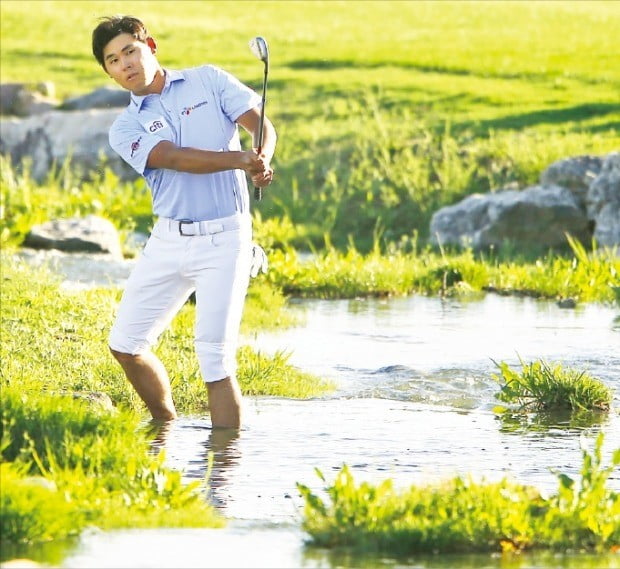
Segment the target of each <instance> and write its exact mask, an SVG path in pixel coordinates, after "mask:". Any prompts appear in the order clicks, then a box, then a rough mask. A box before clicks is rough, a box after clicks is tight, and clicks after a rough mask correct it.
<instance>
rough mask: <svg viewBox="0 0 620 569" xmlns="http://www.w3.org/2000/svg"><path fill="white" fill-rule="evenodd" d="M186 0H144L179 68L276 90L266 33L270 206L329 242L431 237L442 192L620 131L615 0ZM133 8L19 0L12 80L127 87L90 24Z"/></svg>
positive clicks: (141, 205) (5, 42)
mask: <svg viewBox="0 0 620 569" xmlns="http://www.w3.org/2000/svg"><path fill="white" fill-rule="evenodd" d="M184 6H185V10H183V11H182V12H181V13H179V11H178V10H177V8H176V7H175V5H174V4H173V3H167V2H149V3H148V4H146V3H145V4H138V5H135V6H132V9H133V10H135V11H136V14H137V15H138V16H141V17H143V18H144V20H145V21H146V22H147V24H148V27H149V29H150V31H151V32H152V33H153V34H154V35H155V37H156V39H157V40H158V41H159V50H158V55H159V57H160V58H161V61H162V63H163V64H164V65H166V66H169V67H173V68H179V67H184V66H191V65H198V64H201V63H204V62H210V63H215V64H217V65H219V66H221V67H224V68H225V69H227V70H230V71H231V72H233V73H235V74H236V75H238V76H239V77H240V78H241V79H242V80H243V81H246V82H248V83H249V84H251V85H253V86H254V87H256V88H257V89H259V88H260V83H261V79H262V74H261V68H260V64H259V62H257V61H256V59H255V58H254V57H253V56H252V55H251V53H250V51H249V49H248V48H247V42H248V40H249V38H251V37H253V36H255V35H257V34H260V35H263V36H265V37H266V38H267V40H268V42H269V46H270V59H271V70H270V84H269V102H268V114H269V115H270V116H271V117H272V118H273V119H274V122H275V123H276V126H277V128H278V131H279V134H280V137H279V146H278V152H277V157H276V160H275V162H274V166H275V168H276V176H277V178H276V182H275V183H274V185H273V187H272V188H271V189H270V190H268V191H266V192H265V199H264V201H263V202H262V203H261V204H255V206H254V207H255V209H256V210H259V211H260V212H261V214H262V216H263V218H265V219H271V218H276V217H284V216H287V217H288V218H290V220H291V221H292V222H293V223H294V224H295V225H296V226H297V225H300V226H303V229H302V230H301V231H300V233H301V235H302V236H303V237H302V239H303V240H304V241H305V240H310V241H311V242H312V243H313V244H314V245H315V246H323V245H324V236H325V234H328V235H329V236H330V238H331V241H332V243H334V244H335V245H336V246H338V247H346V246H347V245H348V243H349V240H350V239H353V240H354V241H355V243H356V244H357V246H358V248H360V249H361V250H363V251H369V250H370V249H371V248H372V246H373V245H374V242H373V232H374V230H375V228H376V227H380V228H381V229H382V233H381V235H382V238H383V239H384V240H385V241H386V242H398V241H399V240H400V239H401V238H403V237H411V236H412V235H413V234H417V235H418V236H419V237H420V238H422V239H425V238H426V237H427V235H428V224H429V221H430V217H431V215H432V213H433V212H434V211H435V210H436V209H437V208H439V207H441V206H442V205H447V204H450V203H454V202H455V201H457V200H459V199H461V198H462V197H464V196H466V195H468V194H470V193H472V192H475V191H483V192H485V191H489V190H493V189H497V188H500V187H502V186H503V185H505V184H507V183H509V182H516V183H518V184H520V185H522V186H523V185H526V184H531V183H534V182H535V181H536V180H537V178H538V176H539V175H540V173H541V171H542V170H543V169H544V168H545V167H546V166H548V165H549V164H550V163H551V162H553V161H554V160H556V159H560V158H564V157H566V156H571V155H579V154H584V153H593V154H605V153H607V152H610V151H611V150H614V149H617V148H618V147H619V146H620V136H619V135H618V126H619V125H620V105H618V102H617V93H618V91H619V89H620V72H619V71H618V69H617V68H618V66H617V65H615V60H614V58H613V54H614V53H615V30H616V29H617V28H618V27H619V25H620V13H619V11H618V10H617V9H616V6H615V3H613V2H604V1H593V2H584V1H566V2H544V1H541V2H491V3H490V2H459V1H457V2H403V1H387V2H386V1H349V2H318V1H316V2H315V1H311V2H308V1H300V2H272V1H267V2H261V4H260V9H257V10H248V9H247V5H246V4H245V3H243V2H241V3H235V2H217V3H206V2H191V3H190V2H185V3H184ZM127 9H128V8H127V5H126V4H125V3H121V2H83V1H69V2H68V1H54V2H51V1H47V2H38V3H37V10H34V11H33V10H32V9H31V8H30V7H29V5H28V4H25V3H23V2H18V1H13V0H4V1H3V2H2V4H1V5H0V16H1V18H0V31H1V33H2V50H1V52H0V76H1V78H2V81H27V82H31V81H35V82H36V81H43V80H49V81H53V82H54V83H55V84H56V86H57V90H58V94H59V97H60V98H65V97H68V96H70V95H76V94H80V93H86V92H89V91H91V90H92V89H94V88H96V87H100V86H103V85H111V84H112V83H111V80H110V79H109V78H108V77H107V76H106V75H105V74H104V73H103V72H102V70H101V69H100V68H99V67H98V66H97V64H96V63H95V62H94V59H93V58H92V55H91V54H90V47H89V46H90V33H91V30H92V28H93V27H94V25H95V24H96V22H97V17H98V16H101V15H105V14H110V13H116V12H124V11H126V10H127ZM23 21H28V26H23V25H21V23H22V22H23ZM76 23H77V24H78V25H76ZM68 38H70V40H69V39H68ZM566 38H571V41H570V42H567V41H566ZM132 193H133V191H132V192H130V193H129V194H128V195H131V194H132ZM86 195H87V196H88V195H92V190H91V189H88V191H86ZM121 195H122V193H121ZM97 199H99V198H97ZM111 201H113V200H111V199H110V198H105V199H99V202H100V203H101V204H102V205H103V207H102V208H100V211H101V212H102V213H103V214H104V215H106V216H108V217H110V218H114V217H115V216H117V213H115V209H114V205H113V203H110V202H111ZM132 201H133V200H132V199H129V198H128V199H127V200H126V202H130V203H131V202H132ZM84 202H85V204H87V205H85V207H94V206H93V205H92V202H89V201H88V199H85V200H84ZM59 203H64V202H62V201H61V202H59ZM88 204H90V205H88ZM148 207H149V204H148V201H145V200H144V197H141V198H140V199H139V200H138V201H137V202H136V204H135V206H134V205H131V206H130V208H129V211H127V209H125V210H124V214H125V216H124V220H123V223H125V224H130V223H131V222H132V220H133V222H135V223H136V224H137V225H138V226H142V225H143V224H144V223H145V219H146V217H148V215H149V213H150V212H149V210H148ZM118 217H119V222H120V221H121V219H120V217H121V216H118Z"/></svg>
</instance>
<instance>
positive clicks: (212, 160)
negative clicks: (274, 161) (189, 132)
mask: <svg viewBox="0 0 620 569" xmlns="http://www.w3.org/2000/svg"><path fill="white" fill-rule="evenodd" d="M265 162H266V160H265V159H264V158H261V157H260V156H257V155H256V152H250V151H248V152H244V151H238V152H236V151H235V152H231V151H229V152H216V151H213V150H200V149H198V148H189V147H182V146H177V145H176V144H174V143H173V142H170V141H169V140H162V141H161V142H159V143H158V144H156V145H155V146H154V147H153V149H152V150H151V152H150V153H149V157H148V159H147V161H146V167H147V168H151V169H159V168H161V169H165V170H176V171H177V172H189V173H190V174H211V173H213V172H222V171H224V170H236V169H240V170H244V171H246V172H247V173H248V174H249V175H250V176H254V175H256V174H261V173H263V172H264V170H265Z"/></svg>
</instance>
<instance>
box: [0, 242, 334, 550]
mask: <svg viewBox="0 0 620 569" xmlns="http://www.w3.org/2000/svg"><path fill="white" fill-rule="evenodd" d="M1 262H2V312H1V323H2V330H3V331H4V332H3V334H2V345H1V352H2V362H3V365H2V370H1V372H0V389H1V391H2V409H1V412H0V440H1V444H0V453H1V456H2V462H1V464H0V469H1V471H0V477H1V482H2V496H1V501H2V504H1V505H2V521H1V522H0V530H1V533H2V540H3V554H2V559H4V558H6V556H9V557H11V556H19V555H20V552H23V551H27V548H28V547H29V546H31V545H33V544H39V543H45V542H48V541H60V540H63V539H65V538H69V537H71V536H77V535H79V534H80V532H81V531H82V530H83V529H84V528H86V527H88V526H92V525H94V526H97V527H99V528H102V529H109V528H120V527H132V528H136V527H157V526H164V527H220V526H222V525H223V524H224V520H223V518H221V516H219V515H218V514H216V513H215V511H214V510H213V509H212V508H211V506H209V505H208V504H207V502H206V501H205V499H204V492H205V488H204V484H201V483H200V482H198V483H192V484H185V483H183V481H182V479H181V473H180V472H176V471H173V470H170V469H168V468H166V467H165V465H164V461H165V456H164V454H158V455H153V454H152V453H151V451H150V440H151V439H152V436H153V433H152V432H149V431H148V430H146V429H143V428H142V427H141V426H140V425H139V422H140V420H141V419H144V418H145V409H144V406H143V404H142V402H141V401H140V400H139V398H138V397H137V395H136V394H135V392H134V390H133V389H132V388H131V386H130V384H129V382H127V381H126V379H125V378H124V376H123V374H122V372H121V370H120V368H119V367H118V366H117V365H116V363H115V362H113V359H112V358H111V356H110V354H109V352H108V351H107V349H106V348H105V347H106V338H107V333H108V330H109V327H110V325H111V322H112V316H113V311H114V307H115V305H116V303H117V302H118V297H119V291H116V290H112V289H100V290H89V291H81V292H80V293H79V294H76V293H74V292H70V291H66V290H63V289H61V288H60V286H59V285H60V282H59V279H58V277H57V276H54V275H52V274H51V273H49V272H47V271H46V270H45V269H34V268H32V267H30V266H28V265H27V264H26V263H23V262H19V261H16V260H15V259H13V258H12V257H11V256H10V255H9V254H6V253H3V254H2V258H1ZM264 288H265V285H264V284H263V285H262V287H261V286H260V285H257V288H256V289H254V290H252V291H251V292H250V296H249V299H248V303H247V310H246V316H245V318H244V324H243V326H244V330H245V331H246V333H250V332H251V331H252V330H256V328H255V326H262V327H264V326H266V325H267V324H269V326H272V327H274V326H285V325H288V324H291V323H292V322H293V321H295V319H294V317H293V316H292V315H290V314H288V313H287V312H286V310H285V309H284V298H283V297H282V296H281V295H278V294H277V293H276V292H275V291H274V290H273V289H269V290H267V291H265V290H262V289H264ZM193 312H194V306H193V305H191V304H188V305H187V306H186V307H185V308H184V309H183V311H182V313H181V314H180V315H179V318H177V320H175V323H174V325H173V327H172V328H171V329H170V330H169V331H168V332H167V333H166V337H165V338H163V340H162V343H161V345H160V346H159V348H158V354H159V355H160V357H161V359H162V360H163V361H164V363H165V364H167V366H168V368H169V369H170V372H171V383H172V387H173V396H174V399H175V403H176V405H177V407H178V409H179V410H180V411H181V412H182V413H184V414H188V413H197V414H202V413H205V412H206V403H207V399H206V390H205V389H204V385H203V383H202V380H201V378H200V375H199V371H198V363H197V361H196V358H195V354H194V351H193V340H192V336H193V332H192V330H193V326H192V318H193ZM238 359H239V364H240V366H239V381H240V384H241V386H242V390H243V391H244V392H245V393H246V394H248V395H276V396H284V397H311V396H315V395H317V394H320V393H323V392H325V391H326V390H329V389H330V388H331V387H332V386H331V385H330V384H329V383H328V382H325V381H322V380H321V379H320V378H317V377H315V376H312V375H310V374H307V373H305V372H303V371H301V370H298V369H297V368H294V367H293V366H291V365H289V364H288V361H287V360H288V358H287V356H286V355H284V354H276V355H275V356H273V357H269V356H265V355H262V354H260V353H255V352H253V351H252V350H251V349H250V348H248V347H242V348H240V350H239V354H238ZM101 392H103V393H105V394H106V395H108V396H109V397H110V398H111V400H112V403H113V405H114V407H113V408H112V409H108V408H106V407H105V406H102V405H101V404H100V403H98V401H100V398H97V397H95V395H96V394H98V393H101ZM205 470H207V465H206V464H205Z"/></svg>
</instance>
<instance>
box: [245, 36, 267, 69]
mask: <svg viewBox="0 0 620 569" xmlns="http://www.w3.org/2000/svg"><path fill="white" fill-rule="evenodd" d="M250 49H251V50H252V53H253V54H254V55H255V56H256V57H257V58H258V59H260V60H261V61H262V62H264V63H269V49H268V48H267V41H266V40H265V38H263V37H261V36H256V37H255V38H252V39H251V40H250Z"/></svg>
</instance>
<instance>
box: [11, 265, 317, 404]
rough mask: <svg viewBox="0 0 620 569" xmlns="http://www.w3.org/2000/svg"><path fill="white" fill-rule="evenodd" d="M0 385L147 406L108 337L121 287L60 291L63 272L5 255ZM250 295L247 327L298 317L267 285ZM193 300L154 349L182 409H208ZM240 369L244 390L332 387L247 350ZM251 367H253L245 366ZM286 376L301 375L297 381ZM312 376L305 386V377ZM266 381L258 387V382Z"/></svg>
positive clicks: (264, 392)
mask: <svg viewBox="0 0 620 569" xmlns="http://www.w3.org/2000/svg"><path fill="white" fill-rule="evenodd" d="M2 279H3V280H2V307H1V309H2V327H3V330H10V331H11V333H10V334H3V336H2V346H1V349H2V356H3V365H2V369H1V371H0V380H1V381H2V385H11V384H19V385H20V386H21V388H22V389H23V390H24V392H26V393H27V392H30V391H35V392H53V393H55V392H58V391H63V392H73V391H77V392H82V391H95V392H104V393H106V394H108V395H109V396H110V398H111V399H112V401H113V402H114V403H115V404H116V405H118V406H120V407H123V408H127V409H132V410H134V411H137V412H140V413H142V412H144V406H143V404H142V402H141V401H140V399H139V398H138V396H137V395H136V393H135V391H134V390H133V388H132V387H131V385H130V384H129V382H128V381H127V380H126V379H125V378H124V375H123V373H122V370H121V369H120V367H119V366H118V364H117V363H116V362H115V361H114V359H113V358H112V357H111V355H110V353H109V351H108V349H107V335H108V333H109V329H110V327H111V324H112V321H113V318H114V312H115V309H116V306H117V303H118V301H119V298H120V291H118V290H115V289H92V290H87V291H79V292H75V291H68V290H62V289H60V283H59V278H58V277H56V276H54V275H53V274H51V273H49V272H48V271H47V270H45V268H41V269H36V268H33V267H30V266H28V264H27V263H25V262H23V261H21V262H20V261H16V260H14V259H13V258H12V257H11V256H10V254H9V253H3V255H2ZM260 290H262V291H263V292H262V293H261V292H259V289H257V290H256V291H254V292H253V293H251V294H250V298H249V299H248V303H247V306H246V314H247V317H245V318H247V322H246V323H245V324H244V329H245V330H246V333H250V332H254V333H256V332H257V331H258V329H257V328H252V326H253V325H258V324H260V323H270V325H271V326H272V327H273V326H277V325H279V326H285V325H290V324H291V323H292V322H294V321H297V318H298V317H297V316H294V315H292V314H288V313H287V311H286V307H285V303H284V300H283V299H282V297H281V295H279V294H278V293H277V292H276V291H273V290H271V289H269V288H268V287H265V285H263V286H262V288H260ZM194 313H195V306H194V305H192V304H189V303H188V304H187V305H186V306H185V307H184V308H183V309H182V310H181V312H180V314H179V315H178V317H177V318H176V319H175V320H174V322H173V323H172V325H171V327H170V329H169V330H167V331H166V332H165V334H164V335H163V336H162V338H161V341H160V343H159V345H158V346H157V348H156V352H157V354H158V355H159V356H160V358H161V360H162V361H163V363H164V365H166V366H167V368H168V370H169V373H170V378H171V382H172V388H173V396H174V399H175V404H176V406H177V408H178V410H179V411H180V412H181V413H203V412H205V411H206V403H207V395H206V389H205V387H204V384H203V381H202V378H201V376H200V371H199V366H198V361H197V358H196V354H195V351H194V344H193V321H194ZM240 364H241V365H240V369H239V374H240V378H241V385H242V389H245V388H247V389H251V391H252V393H254V394H261V395H275V396H281V397H287V396H294V395H291V394H292V393H299V392H300V391H305V392H306V393H309V394H310V393H311V394H313V395H316V394H320V393H322V392H324V391H325V389H329V387H328V386H327V384H325V383H324V382H322V381H321V380H320V379H319V378H316V377H312V376H310V375H309V374H302V373H301V372H298V371H296V370H294V369H293V368H292V366H290V365H289V364H287V362H286V361H285V360H284V359H283V358H281V357H276V358H275V359H272V358H269V357H266V356H265V355H259V354H254V353H253V352H252V351H251V350H250V349H249V348H248V349H246V350H244V351H243V358H242V361H241V362H240ZM246 365H247V366H248V370H251V372H249V371H248V370H245V369H244V367H245V366H246ZM263 366H264V368H265V373H266V374H267V375H268V376H269V377H273V378H275V379H276V381H277V386H276V385H274V386H273V388H271V387H270V386H269V385H270V384H269V381H264V380H263V381H260V382H258V383H256V384H254V385H253V386H251V385H247V384H246V382H245V379H244V378H245V377H248V378H249V377H255V376H257V375H260V374H261V369H262V368H263ZM280 377H291V378H292V377H295V378H296V380H295V383H296V385H294V387H293V386H292V387H291V392H289V391H288V390H287V389H288V385H287V383H286V382H285V381H282V380H281V379H279V378H280ZM302 378H303V381H305V382H307V386H306V387H305V388H303V389H301V388H300V385H299V381H301V380H302ZM257 385H260V388H258V387H257Z"/></svg>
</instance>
